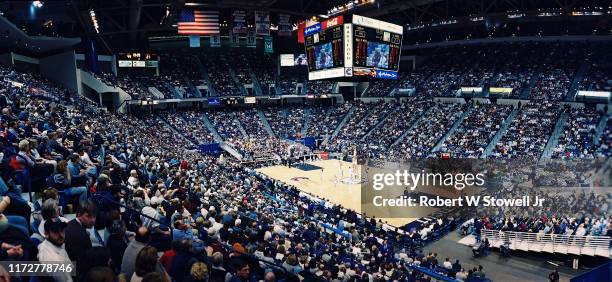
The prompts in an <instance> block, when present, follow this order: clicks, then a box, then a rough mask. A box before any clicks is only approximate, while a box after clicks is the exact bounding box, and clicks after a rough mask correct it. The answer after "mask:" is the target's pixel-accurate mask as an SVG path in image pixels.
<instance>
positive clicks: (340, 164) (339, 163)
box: [338, 160, 344, 179]
mask: <svg viewBox="0 0 612 282" xmlns="http://www.w3.org/2000/svg"><path fill="white" fill-rule="evenodd" d="M338 168H340V179H342V178H344V170H343V169H342V160H338Z"/></svg>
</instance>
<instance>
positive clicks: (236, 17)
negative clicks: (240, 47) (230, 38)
mask: <svg viewBox="0 0 612 282" xmlns="http://www.w3.org/2000/svg"><path fill="white" fill-rule="evenodd" d="M232 23H233V26H232V32H233V33H234V34H246V33H247V24H246V12H245V11H243V10H235V11H234V13H233V14H232Z"/></svg>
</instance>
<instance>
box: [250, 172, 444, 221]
mask: <svg viewBox="0 0 612 282" xmlns="http://www.w3.org/2000/svg"><path fill="white" fill-rule="evenodd" d="M340 163H342V170H340V165H339V164H340ZM308 164H311V165H315V166H318V167H322V168H323V173H321V170H320V169H315V170H309V171H304V170H301V169H298V168H295V167H291V168H289V167H286V166H280V165H279V166H271V167H265V168H259V169H257V171H258V172H261V173H263V174H265V175H267V176H268V177H271V178H273V179H276V180H279V181H282V182H284V183H287V184H290V185H294V186H295V187H296V188H298V189H299V190H301V191H304V192H306V193H309V194H311V195H315V196H317V197H319V198H322V199H325V200H327V201H329V202H331V203H334V204H337V205H341V206H343V207H345V208H348V209H351V210H355V211H357V212H361V211H362V209H361V184H346V183H343V182H342V181H341V179H346V178H348V175H349V170H350V167H351V163H349V162H340V161H338V160H319V161H312V162H309V163H308ZM411 209H415V211H414V213H411V214H414V217H403V218H388V217H381V218H380V219H382V221H383V222H386V223H387V224H389V225H391V226H395V227H400V226H403V225H406V224H408V223H410V222H412V221H414V220H417V219H418V218H420V217H423V216H426V215H429V214H431V213H433V212H435V211H436V209H435V208H428V207H419V208H411Z"/></svg>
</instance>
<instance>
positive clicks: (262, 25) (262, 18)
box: [255, 11, 270, 35]
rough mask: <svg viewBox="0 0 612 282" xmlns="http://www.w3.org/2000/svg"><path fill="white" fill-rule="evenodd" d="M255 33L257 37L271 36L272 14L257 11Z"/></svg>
mask: <svg viewBox="0 0 612 282" xmlns="http://www.w3.org/2000/svg"><path fill="white" fill-rule="evenodd" d="M255 33H256V34H257V35H270V13H268V12H263V11H255Z"/></svg>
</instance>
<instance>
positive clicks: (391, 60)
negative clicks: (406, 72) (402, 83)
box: [353, 15, 402, 78]
mask: <svg viewBox="0 0 612 282" xmlns="http://www.w3.org/2000/svg"><path fill="white" fill-rule="evenodd" d="M353 31H354V32H353V36H354V37H353V38H354V43H353V49H354V50H355V52H354V54H355V55H354V56H355V57H354V59H353V66H354V68H353V75H355V76H371V77H378V78H397V72H398V71H399V61H400V50H401V48H402V30H400V29H397V30H396V29H395V28H394V26H392V25H389V24H388V23H386V22H382V21H378V20H374V19H368V18H364V17H361V16H357V15H355V16H353ZM383 76H384V77H383Z"/></svg>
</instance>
